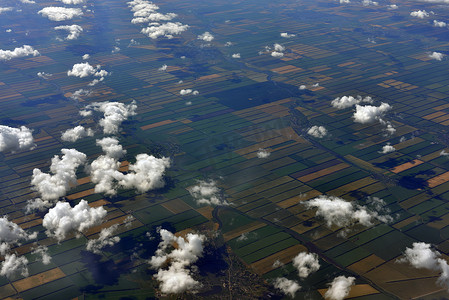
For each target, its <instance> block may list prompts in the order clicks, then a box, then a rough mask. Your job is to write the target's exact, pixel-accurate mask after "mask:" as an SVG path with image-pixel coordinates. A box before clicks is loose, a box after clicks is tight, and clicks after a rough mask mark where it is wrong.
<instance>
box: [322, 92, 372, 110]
mask: <svg viewBox="0 0 449 300" xmlns="http://www.w3.org/2000/svg"><path fill="white" fill-rule="evenodd" d="M362 102H363V103H373V98H371V97H370V96H366V97H362V96H360V95H358V96H356V97H353V96H342V97H337V98H335V99H334V100H332V102H331V105H332V106H333V107H335V108H338V109H344V108H348V107H352V106H354V105H356V104H360V103H362Z"/></svg>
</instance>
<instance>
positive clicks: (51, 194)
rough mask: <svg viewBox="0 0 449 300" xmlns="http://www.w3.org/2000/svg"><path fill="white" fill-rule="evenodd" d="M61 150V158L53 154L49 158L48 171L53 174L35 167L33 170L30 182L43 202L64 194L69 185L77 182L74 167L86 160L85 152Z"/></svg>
mask: <svg viewBox="0 0 449 300" xmlns="http://www.w3.org/2000/svg"><path fill="white" fill-rule="evenodd" d="M61 152H62V154H63V156H62V159H61V158H59V156H58V155H55V156H54V157H53V158H52V160H51V166H50V173H52V174H53V175H50V174H48V173H44V172H42V171H41V170H39V169H37V168H36V169H34V170H33V175H32V177H31V184H32V185H33V189H34V190H35V191H37V192H38V193H39V195H40V197H41V198H42V200H43V201H44V203H45V202H46V201H54V200H57V199H59V198H60V197H63V196H65V195H66V194H67V191H68V190H69V189H70V187H72V186H75V185H76V184H77V181H76V179H77V178H76V169H77V168H78V167H79V166H80V165H83V164H84V163H85V162H86V154H84V153H81V152H79V151H77V150H75V149H62V150H61ZM44 203H43V204H44ZM46 204H47V205H48V204H49V203H46ZM47 205H45V206H47Z"/></svg>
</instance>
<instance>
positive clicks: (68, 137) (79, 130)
mask: <svg viewBox="0 0 449 300" xmlns="http://www.w3.org/2000/svg"><path fill="white" fill-rule="evenodd" d="M87 136H94V131H93V130H92V129H90V128H87V129H86V128H84V126H81V125H78V126H76V127H74V128H71V129H67V130H66V131H64V133H63V134H62V136H61V140H63V141H66V142H76V141H77V140H79V139H82V138H84V137H87Z"/></svg>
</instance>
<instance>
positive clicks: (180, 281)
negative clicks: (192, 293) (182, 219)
mask: <svg viewBox="0 0 449 300" xmlns="http://www.w3.org/2000/svg"><path fill="white" fill-rule="evenodd" d="M159 234H160V235H161V238H162V241H161V242H160V243H159V246H158V249H157V250H156V252H155V255H154V256H153V257H151V259H150V261H149V264H150V265H151V267H152V268H153V269H157V270H158V272H157V274H156V275H154V277H155V278H156V279H157V280H158V281H160V282H161V285H160V289H161V291H162V293H165V294H179V293H183V292H185V291H187V290H193V289H195V288H197V287H199V286H200V283H199V282H198V281H196V280H195V279H193V278H192V276H191V272H192V271H191V268H190V269H189V267H190V266H191V265H192V264H193V263H195V262H196V261H197V260H198V259H199V257H201V256H202V254H203V248H204V246H203V243H204V241H205V240H206V237H205V236H204V235H199V234H193V233H188V234H187V236H186V238H183V237H176V236H175V235H174V234H173V233H171V232H170V231H168V230H165V229H161V230H160V232H159ZM173 245H176V248H174V249H173V250H171V252H169V249H170V248H171V247H170V246H173ZM164 265H166V266H167V267H166V269H163V266H164Z"/></svg>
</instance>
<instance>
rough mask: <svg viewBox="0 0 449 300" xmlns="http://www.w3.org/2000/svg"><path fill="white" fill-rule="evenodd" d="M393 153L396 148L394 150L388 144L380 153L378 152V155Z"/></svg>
mask: <svg viewBox="0 0 449 300" xmlns="http://www.w3.org/2000/svg"><path fill="white" fill-rule="evenodd" d="M393 151H396V148H394V147H393V146H391V145H390V143H388V144H386V145H385V146H383V147H382V151H380V153H382V154H387V153H390V152H393Z"/></svg>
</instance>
